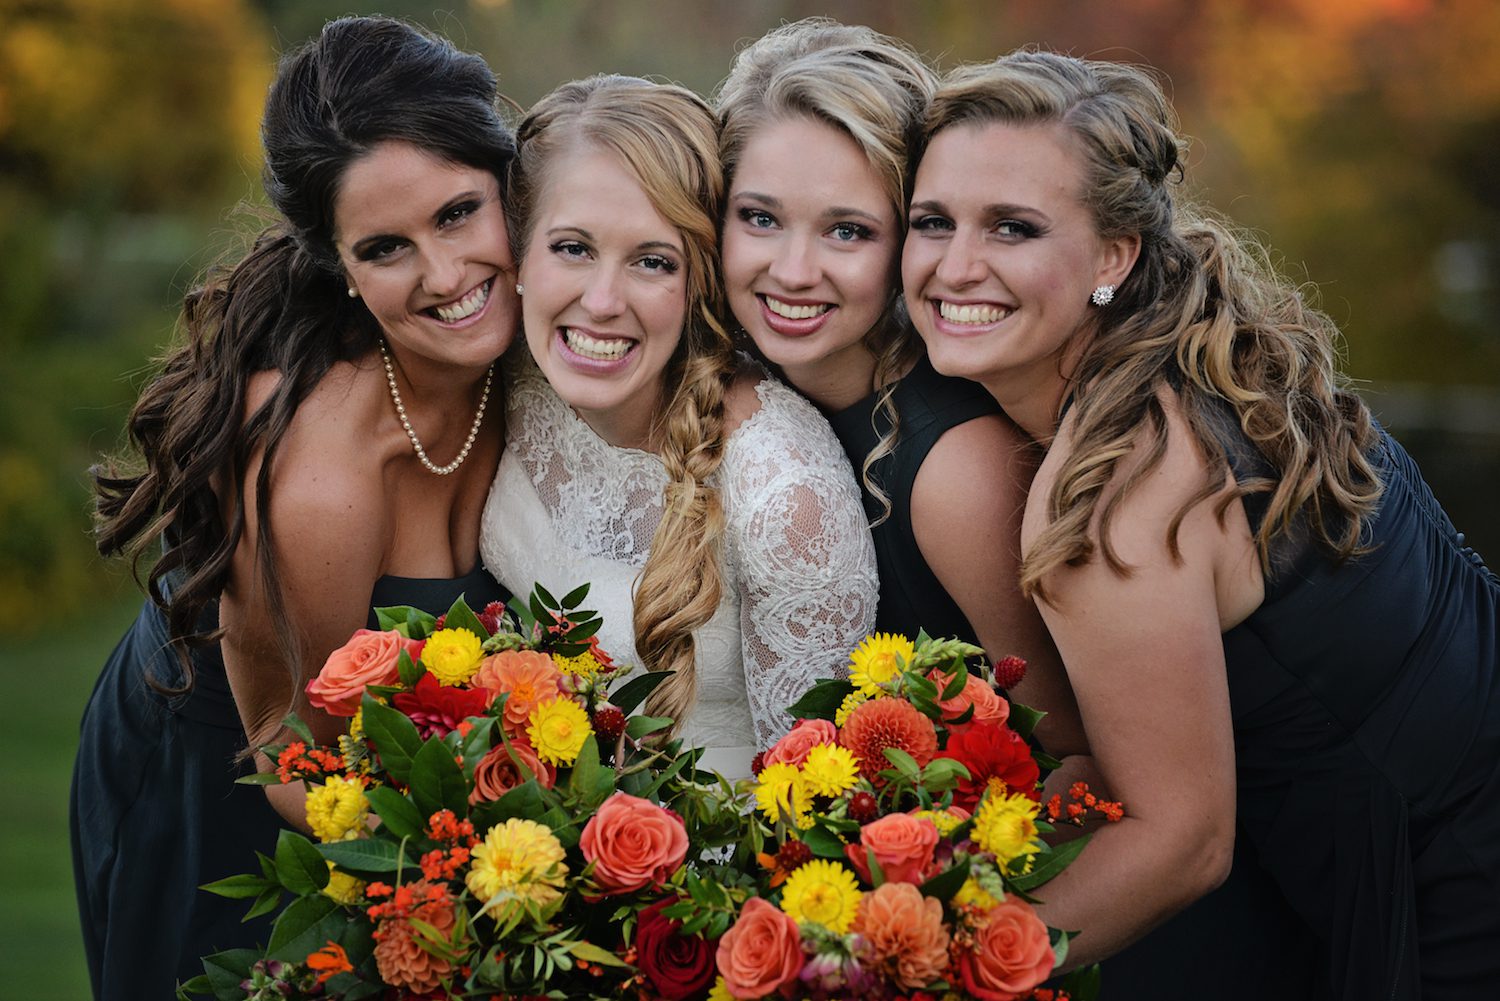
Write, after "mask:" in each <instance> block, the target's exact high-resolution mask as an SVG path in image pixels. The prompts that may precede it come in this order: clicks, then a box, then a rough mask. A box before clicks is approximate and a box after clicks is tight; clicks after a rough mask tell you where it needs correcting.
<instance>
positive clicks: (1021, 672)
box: [995, 657, 1026, 689]
mask: <svg viewBox="0 0 1500 1001" xmlns="http://www.w3.org/2000/svg"><path fill="white" fill-rule="evenodd" d="M1024 677H1026V661H1024V660H1022V659H1021V658H1020V657H1001V658H1000V659H999V660H998V661H996V662H995V684H996V686H997V687H1000V688H1006V689H1010V688H1014V687H1016V686H1017V685H1019V684H1020V683H1021V679H1022V678H1024Z"/></svg>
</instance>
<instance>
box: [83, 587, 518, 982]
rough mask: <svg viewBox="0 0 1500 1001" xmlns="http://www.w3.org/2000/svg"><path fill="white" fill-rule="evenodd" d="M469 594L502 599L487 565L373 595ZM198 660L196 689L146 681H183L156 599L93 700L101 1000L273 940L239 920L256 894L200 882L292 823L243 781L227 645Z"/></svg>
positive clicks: (425, 599) (398, 598)
mask: <svg viewBox="0 0 1500 1001" xmlns="http://www.w3.org/2000/svg"><path fill="white" fill-rule="evenodd" d="M460 594H462V595H464V596H465V598H466V600H467V601H468V603H469V604H470V605H471V606H473V607H475V608H476V609H477V608H482V607H483V606H484V605H485V604H486V603H488V602H490V601H494V600H500V599H503V598H504V597H505V594H504V591H503V589H502V588H501V587H500V585H499V584H497V583H496V582H495V581H494V579H493V578H491V577H490V576H489V575H488V574H486V573H485V572H484V571H483V570H482V569H480V568H478V567H477V566H476V568H475V570H474V571H473V572H471V573H469V574H468V575H467V576H465V577H461V578H457V579H454V580H417V579H411V578H404V577H382V578H381V579H380V580H378V581H376V582H375V587H374V591H373V593H372V595H371V598H370V604H371V606H372V607H376V606H385V605H415V606H417V607H419V608H422V609H424V610H426V611H429V612H432V613H433V614H438V613H441V612H444V611H446V610H447V609H448V607H449V606H450V605H451V604H452V603H453V601H454V599H455V598H457V597H458V596H459V595H460ZM369 627H370V628H375V616H374V613H373V612H372V613H371V615H370V621H369ZM194 665H195V668H196V671H197V680H196V683H195V685H194V687H193V689H192V691H191V692H190V693H189V694H188V695H186V696H181V697H178V698H173V699H167V698H164V697H163V696H161V695H160V694H158V693H157V692H156V691H154V690H153V689H152V688H150V687H149V686H148V685H147V684H146V678H147V676H148V674H149V675H152V676H155V677H159V678H162V679H164V680H166V681H168V682H171V683H173V684H175V683H177V681H178V680H179V679H180V673H179V672H180V668H179V666H178V664H177V661H176V657H175V655H174V654H173V653H172V651H171V650H170V649H169V648H168V646H167V634H166V622H165V619H164V618H163V616H162V613H161V612H160V610H159V609H157V608H156V606H155V605H153V604H151V603H150V602H147V603H146V605H145V607H144V608H142V610H141V614H140V616H139V617H138V618H137V619H136V621H135V624H134V625H133V626H132V627H131V628H130V630H129V631H128V632H127V633H126V634H125V637H124V638H123V639H122V640H121V641H120V643H119V645H118V646H116V647H115V650H114V653H113V654H111V655H110V658H109V660H108V661H107V662H106V663H105V665H104V671H103V673H101V674H100V676H99V680H98V682H97V683H96V684H95V686H94V693H93V695H92V696H91V697H90V699H89V703H88V707H87V708H86V709H85V710H84V715H83V725H82V730H81V733H80V738H79V747H78V759H77V761H76V763H75V764H74V769H73V789H72V802H71V809H70V817H69V820H70V825H71V828H72V841H73V874H74V883H75V886H76V889H77V893H78V909H79V913H80V916H81V918H82V922H83V941H84V951H85V953H86V954H87V957H88V964H89V976H90V978H91V979H92V981H93V986H94V996H95V997H96V998H98V999H100V1001H143V999H144V1001H155V999H163V1001H165V999H169V998H173V997H175V985H176V984H177V983H178V982H180V981H185V980H187V979H189V978H191V977H193V976H196V975H197V974H199V973H201V972H202V971H203V964H202V962H201V959H200V957H202V956H205V955H208V954H210V953H213V952H218V951H221V950H224V949H230V948H238V947H247V946H256V945H263V944H264V943H265V942H266V941H267V940H268V939H269V937H270V926H271V920H272V918H271V917H270V916H268V917H264V918H260V919H257V920H255V921H251V922H248V923H242V922H241V918H242V917H243V916H244V914H245V911H246V910H248V909H249V907H248V905H249V903H250V902H249V901H246V900H229V899H226V898H224V897H219V896H216V895H214V894H211V893H207V892H205V891H202V890H199V889H198V887H199V886H201V885H202V884H204V883H209V882H212V881H214V880H217V879H222V878H224V877H225V876H232V875H235V874H237V873H244V872H254V871H256V861H255V852H256V851H261V852H264V853H266V854H268V855H269V854H273V853H274V851H275V847H276V838H277V836H278V834H279V832H280V831H281V829H282V827H283V826H284V825H283V822H282V820H281V818H280V816H279V815H278V814H277V813H276V811H275V810H273V809H272V808H271V806H270V804H269V803H268V802H267V801H266V796H265V792H264V791H263V790H262V789H261V788H260V787H258V786H245V785H236V784H235V779H236V778H238V777H239V776H241V775H245V774H249V773H250V772H252V771H254V767H255V766H254V762H253V761H251V760H243V761H242V760H239V755H240V753H241V752H242V751H243V750H244V748H245V743H246V742H245V733H244V730H243V728H242V726H241V724H240V717H239V713H238V711H237V710H236V709H235V705H234V699H233V698H232V696H231V695H230V691H229V682H228V679H227V677H226V676H225V672H224V661H223V659H222V657H221V656H220V655H219V650H218V648H217V647H210V648H206V649H204V650H201V651H199V652H197V653H196V654H195V656H194Z"/></svg>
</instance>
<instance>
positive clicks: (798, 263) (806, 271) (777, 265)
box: [767, 236, 819, 290]
mask: <svg viewBox="0 0 1500 1001" xmlns="http://www.w3.org/2000/svg"><path fill="white" fill-rule="evenodd" d="M767 274H769V275H770V276H771V280H772V281H774V282H776V284H778V285H780V286H781V287H782V288H784V289H788V290H790V289H804V288H811V287H812V286H814V285H816V284H817V283H818V277H819V275H818V262H817V257H816V255H815V253H814V250H813V248H812V246H811V245H810V243H809V242H808V241H807V240H805V239H801V238H798V237H791V236H789V237H787V238H786V239H784V240H781V241H779V243H778V246H777V248H776V256H775V257H773V258H772V259H771V266H770V267H769V268H768V269H767Z"/></svg>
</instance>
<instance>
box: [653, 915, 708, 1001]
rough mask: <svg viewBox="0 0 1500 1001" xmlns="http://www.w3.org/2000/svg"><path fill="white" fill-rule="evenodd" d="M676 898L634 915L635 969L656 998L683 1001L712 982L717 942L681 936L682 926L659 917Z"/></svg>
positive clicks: (700, 992)
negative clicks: (635, 918)
mask: <svg viewBox="0 0 1500 1001" xmlns="http://www.w3.org/2000/svg"><path fill="white" fill-rule="evenodd" d="M676 902H677V898H676V897H668V898H666V899H665V900H658V901H657V902H656V903H654V904H652V905H651V906H650V907H648V908H646V909H645V910H643V911H641V912H640V914H639V915H637V920H636V926H635V952H636V961H635V963H636V966H638V967H640V971H641V974H642V975H643V976H644V977H645V978H646V983H647V985H648V986H650V988H651V989H652V991H654V992H655V994H656V996H657V997H660V998H664V999H665V1001H684V999H686V998H691V997H699V996H701V995H702V994H703V992H704V991H706V990H708V988H709V986H710V985H711V984H712V983H713V981H714V950H715V948H716V946H717V944H718V940H717V939H714V940H712V941H710V940H706V939H703V938H701V937H699V936H698V935H683V934H682V933H681V929H682V922H681V921H675V920H673V919H672V918H664V917H662V914H661V912H662V911H663V910H664V909H665V908H667V907H669V906H671V905H672V904H674V903H676Z"/></svg>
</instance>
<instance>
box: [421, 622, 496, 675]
mask: <svg viewBox="0 0 1500 1001" xmlns="http://www.w3.org/2000/svg"><path fill="white" fill-rule="evenodd" d="M479 644H480V640H479V637H478V636H475V635H474V634H473V633H471V632H469V631H468V630H467V629H439V630H438V631H437V632H435V633H433V634H432V635H431V636H429V637H427V643H426V645H425V646H423V647H422V663H423V664H425V665H426V666H427V671H428V673H429V674H431V675H432V676H433V677H434V678H436V679H437V680H438V683H439V684H443V685H449V686H452V685H463V684H467V683H468V681H469V679H470V678H472V677H473V676H474V672H475V671H477V670H479V662H480V661H481V660H483V659H484V651H483V650H482V649H481V648H480V645H479Z"/></svg>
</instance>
